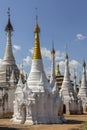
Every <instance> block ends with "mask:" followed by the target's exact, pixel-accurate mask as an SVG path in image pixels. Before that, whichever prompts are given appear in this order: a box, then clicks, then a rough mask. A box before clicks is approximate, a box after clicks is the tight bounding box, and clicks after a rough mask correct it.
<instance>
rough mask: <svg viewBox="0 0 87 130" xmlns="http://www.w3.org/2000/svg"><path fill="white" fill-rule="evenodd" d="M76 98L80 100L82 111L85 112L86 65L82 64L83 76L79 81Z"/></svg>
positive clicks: (86, 90)
mask: <svg viewBox="0 0 87 130" xmlns="http://www.w3.org/2000/svg"><path fill="white" fill-rule="evenodd" d="M78 97H79V98H81V100H82V104H83V110H84V111H87V81H86V63H85V61H84V62H83V74H82V80H81V87H80V89H79V92H78Z"/></svg>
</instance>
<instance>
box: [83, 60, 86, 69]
mask: <svg viewBox="0 0 87 130" xmlns="http://www.w3.org/2000/svg"><path fill="white" fill-rule="evenodd" d="M83 67H84V68H85V67H86V62H85V60H84V61H83Z"/></svg>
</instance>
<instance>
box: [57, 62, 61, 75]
mask: <svg viewBox="0 0 87 130" xmlns="http://www.w3.org/2000/svg"><path fill="white" fill-rule="evenodd" d="M60 75H61V73H60V69H59V64H58V65H57V69H56V76H60Z"/></svg>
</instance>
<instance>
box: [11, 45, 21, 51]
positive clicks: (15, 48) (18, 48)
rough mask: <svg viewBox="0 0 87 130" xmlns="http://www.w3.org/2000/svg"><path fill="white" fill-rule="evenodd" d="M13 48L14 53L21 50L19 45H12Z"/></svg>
mask: <svg viewBox="0 0 87 130" xmlns="http://www.w3.org/2000/svg"><path fill="white" fill-rule="evenodd" d="M13 48H14V50H15V51H19V50H21V47H20V46H19V45H13Z"/></svg>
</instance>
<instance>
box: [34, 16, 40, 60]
mask: <svg viewBox="0 0 87 130" xmlns="http://www.w3.org/2000/svg"><path fill="white" fill-rule="evenodd" d="M34 33H35V41H34V52H33V59H41V51H40V40H39V33H40V27H39V25H38V16H36V26H35V28H34Z"/></svg>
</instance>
